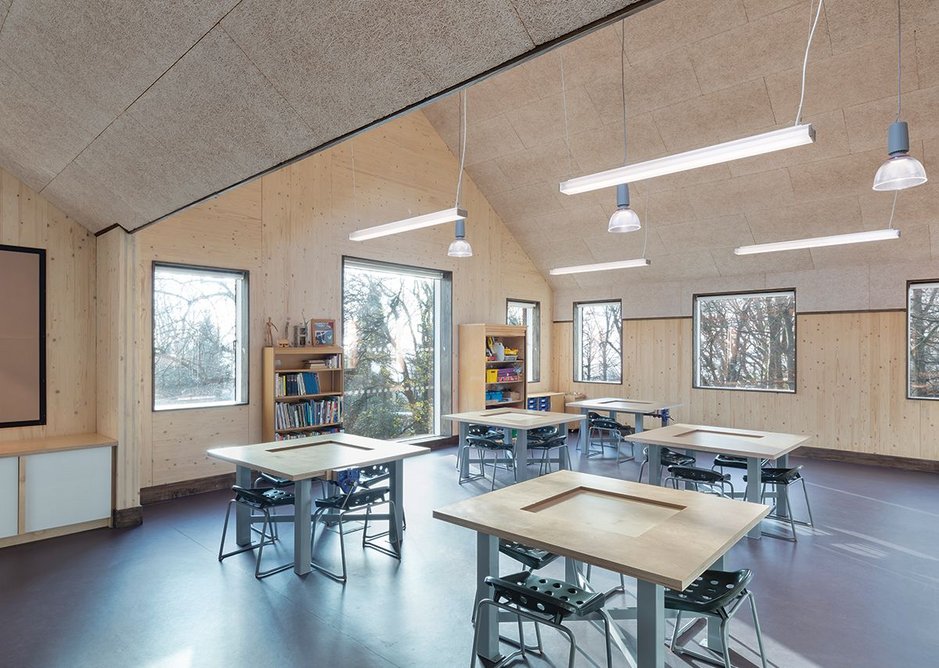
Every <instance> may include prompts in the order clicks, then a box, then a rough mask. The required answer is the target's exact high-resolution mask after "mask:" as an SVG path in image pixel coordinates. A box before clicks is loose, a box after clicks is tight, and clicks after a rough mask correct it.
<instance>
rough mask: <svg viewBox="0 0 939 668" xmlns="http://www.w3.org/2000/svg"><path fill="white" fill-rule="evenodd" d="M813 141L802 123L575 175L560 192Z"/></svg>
mask: <svg viewBox="0 0 939 668" xmlns="http://www.w3.org/2000/svg"><path fill="white" fill-rule="evenodd" d="M814 141H815V128H814V127H812V124H811V123H803V124H801V125H795V126H791V127H788V128H782V129H781V130H771V131H770V132H764V133H763V134H759V135H753V136H752V137H744V138H743V139H734V140H733V141H728V142H724V143H722V144H714V145H713V146H706V147H704V148H696V149H693V150H691V151H685V152H684V153H676V154H674V155H667V156H665V157H662V158H653V159H652V160H646V161H645V162H637V163H634V164H632V165H624V166H622V167H616V168H614V169H608V170H606V171H605V172H597V173H596V174H589V175H587V176H578V177H577V178H573V179H568V180H567V181H563V182H562V183H561V192H562V193H564V194H565V195H577V194H579V193H586V192H590V191H592V190H600V189H601V188H610V187H612V186H617V185H620V184H621V183H633V182H635V181H643V180H645V179H651V178H655V177H656V176H665V175H666V174H675V173H676V172H685V171H688V170H690V169H697V168H699V167H707V166H709V165H719V164H721V163H723V162H730V161H732V160H740V159H741V158H749V157H752V156H754V155H762V154H764V153H772V152H773V151H781V150H783V149H786V148H794V147H796V146H804V145H805V144H811V143H813V142H814Z"/></svg>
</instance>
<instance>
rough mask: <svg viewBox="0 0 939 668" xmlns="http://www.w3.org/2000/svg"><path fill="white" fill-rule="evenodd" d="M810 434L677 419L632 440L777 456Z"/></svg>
mask: <svg viewBox="0 0 939 668" xmlns="http://www.w3.org/2000/svg"><path fill="white" fill-rule="evenodd" d="M809 438H811V437H810V436H805V435H802V434H785V433H781V432H774V431H758V430H756V429H733V428H731V427H709V426H706V425H697V424H681V423H675V424H672V425H669V426H667V427H660V428H658V429H649V430H648V431H644V432H641V433H639V434H634V435H631V436H630V437H629V440H630V441H635V442H636V443H651V444H653V445H664V446H667V447H670V448H679V449H684V450H697V451H699V452H713V453H716V454H722V455H736V456H738V457H761V458H765V459H776V458H778V457H782V456H783V455H785V454H788V453H790V452H792V451H793V450H795V449H796V448H798V447H799V446H800V445H802V444H803V443H805V442H806V441H807V440H809Z"/></svg>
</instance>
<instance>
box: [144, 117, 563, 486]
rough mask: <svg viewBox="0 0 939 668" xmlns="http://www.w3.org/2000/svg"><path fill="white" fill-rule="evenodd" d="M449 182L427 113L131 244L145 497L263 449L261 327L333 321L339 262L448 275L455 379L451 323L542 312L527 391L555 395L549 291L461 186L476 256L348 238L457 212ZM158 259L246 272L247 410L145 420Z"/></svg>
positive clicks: (443, 231)
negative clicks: (256, 444)
mask: <svg viewBox="0 0 939 668" xmlns="http://www.w3.org/2000/svg"><path fill="white" fill-rule="evenodd" d="M353 160H354V163H355V172H354V177H353ZM456 179H457V162H456V159H455V157H454V156H453V154H452V153H450V151H449V149H448V148H447V147H446V145H445V144H444V143H443V141H442V140H441V139H440V138H439V136H438V135H437V134H436V132H435V131H434V129H433V128H432V127H431V125H430V123H428V122H427V120H426V118H425V117H424V116H423V114H421V113H414V114H410V115H408V116H406V117H404V118H400V119H396V120H395V121H393V122H390V123H386V124H384V125H382V126H380V127H378V128H376V129H374V130H372V131H370V132H368V133H365V134H363V135H360V136H358V137H356V138H355V139H353V140H351V141H348V142H345V143H344V144H342V145H340V146H336V147H334V148H332V149H330V150H328V151H325V152H323V153H320V154H317V155H314V156H311V157H310V158H307V159H306V160H303V161H300V162H297V163H295V164H293V165H290V166H289V167H286V168H284V169H282V170H279V171H278V172H275V173H273V174H270V175H267V176H265V177H263V178H261V179H259V180H257V181H253V182H251V183H248V184H246V185H244V186H242V187H240V188H238V189H235V190H233V191H231V192H228V193H225V194H223V195H221V196H219V197H217V198H215V199H213V200H211V201H209V202H206V203H204V204H202V205H200V206H197V207H193V208H191V209H188V210H186V211H184V212H181V213H180V214H178V215H176V216H174V217H172V218H170V219H167V220H165V221H161V222H160V223H157V224H156V225H152V226H150V227H148V228H146V229H144V230H141V231H140V232H138V233H137V234H135V235H134V236H133V238H134V240H135V243H136V256H137V259H136V267H137V273H138V276H137V282H136V284H137V288H136V290H137V298H138V300H139V303H140V308H138V312H139V314H140V316H139V318H138V329H139V337H138V338H139V340H138V345H137V353H138V355H139V356H140V361H139V369H140V371H139V374H138V381H139V389H140V401H139V410H140V415H141V430H142V433H143V435H142V438H141V443H140V446H139V447H140V456H141V464H140V466H141V469H140V471H141V473H140V475H141V481H140V484H141V486H142V487H149V486H153V485H160V484H166V483H172V482H179V481H184V480H189V479H193V478H199V477H205V476H210V475H215V474H217V473H219V472H222V471H227V470H230V467H227V466H224V465H221V464H218V463H216V462H212V461H210V460H208V459H207V458H206V457H205V450H206V449H207V448H209V447H212V446H215V445H221V444H236V443H249V442H252V441H257V440H258V439H260V437H261V424H260V422H261V409H260V402H261V386H260V383H259V380H260V377H261V376H260V374H261V359H260V358H261V347H262V345H263V341H264V334H265V331H266V330H265V328H264V322H265V321H266V320H267V318H268V317H270V318H272V319H273V321H274V323H275V324H276V325H277V326H278V327H280V328H282V327H283V324H284V321H285V320H286V319H287V318H288V317H289V318H290V319H291V322H293V323H297V322H299V321H300V320H301V318H303V317H306V318H307V319H309V318H312V317H334V318H336V319H337V320H338V319H339V318H340V315H341V290H342V286H341V280H340V276H341V267H342V256H343V255H349V256H353V257H362V258H368V259H374V260H383V261H388V262H397V263H401V264H411V265H417V266H423V267H431V268H437V269H442V270H448V271H452V272H453V323H454V334H453V348H454V368H456V355H457V352H458V351H457V346H458V341H457V336H456V325H458V324H460V323H467V322H497V323H498V322H504V320H505V300H506V298H508V297H513V298H518V299H530V300H535V301H539V302H541V307H542V356H541V368H542V379H543V380H542V382H541V383H537V384H534V385H532V391H538V390H547V389H552V387H551V380H552V378H553V370H552V367H553V361H552V357H551V352H552V344H551V338H552V335H553V331H552V327H551V313H552V311H553V304H552V295H551V291H550V288H549V287H548V284H547V282H546V281H545V279H544V277H543V276H542V275H541V274H540V273H539V272H538V270H537V269H535V267H534V265H533V264H532V262H531V261H530V260H529V258H528V256H527V255H526V254H525V253H524V251H523V250H522V248H521V247H520V246H519V245H518V243H517V242H516V241H515V239H514V238H513V237H512V236H511V234H510V233H509V232H508V230H507V229H506V228H505V226H504V225H503V224H502V221H501V220H500V219H499V217H498V216H497V215H496V214H495V212H494V211H493V210H492V208H491V207H490V206H489V203H488V202H487V201H486V199H485V197H484V196H483V195H482V193H481V192H480V191H479V189H478V188H477V187H476V186H475V184H474V183H473V182H472V181H471V180H470V179H469V178H468V177H466V176H464V180H463V201H462V204H463V207H464V208H465V209H467V211H468V212H469V219H468V221H467V238H468V239H469V241H470V243H471V244H472V246H473V249H474V253H475V255H474V257H472V258H468V259H454V258H449V257H447V254H446V253H447V246H448V245H449V243H450V241H451V240H452V239H453V226H452V225H443V226H439V227H437V228H430V229H426V230H421V231H417V232H411V233H408V234H403V235H397V236H392V237H387V238H384V239H377V240H373V241H368V242H353V241H349V233H350V232H352V231H353V230H355V229H359V228H361V227H368V226H371V225H378V224H381V223H383V222H390V221H391V220H394V219H396V218H402V217H406V216H408V215H417V214H420V213H427V212H429V211H434V210H437V209H442V208H446V207H450V206H453V202H454V197H455V194H456ZM154 259H159V260H164V261H169V262H182V263H193V264H210V265H216V266H222V267H231V268H237V269H247V270H249V271H250V272H251V276H250V283H251V287H250V292H251V306H250V308H251V361H250V369H249V373H250V377H251V380H250V390H249V391H250V405H249V406H248V407H233V408H214V409H192V410H186V411H170V412H160V413H153V412H152V411H151V410H150V402H151V398H150V397H151V389H150V382H151V381H150V369H151V359H150V357H151V352H150V346H151V344H150V339H149V337H150V327H151V324H150V318H151V316H150V309H151V302H152V297H151V294H150V291H151V285H150V282H151V274H150V271H151V270H150V265H151V262H152V261H153V260H154ZM455 385H456V384H455V383H454V388H455ZM453 405H454V406H456V405H457V397H456V389H454V394H453Z"/></svg>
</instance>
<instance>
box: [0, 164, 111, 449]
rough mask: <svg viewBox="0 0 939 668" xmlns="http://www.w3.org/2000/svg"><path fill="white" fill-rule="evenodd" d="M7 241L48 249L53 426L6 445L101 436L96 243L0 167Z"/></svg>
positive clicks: (0, 234) (49, 420) (0, 224)
mask: <svg viewBox="0 0 939 668" xmlns="http://www.w3.org/2000/svg"><path fill="white" fill-rule="evenodd" d="M0 244H10V245H14V246H30V247H33V248H45V249H46V401H47V404H46V408H47V413H46V424H45V425H43V426H36V427H13V428H8V429H0V441H10V440H22V439H33V438H42V437H45V436H57V435H66V434H79V433H88V432H94V431H95V422H96V417H97V416H96V412H97V411H96V404H95V385H96V372H95V240H94V237H93V236H92V235H91V233H90V232H88V231H87V230H86V229H84V228H83V227H81V226H79V225H77V224H76V223H74V222H73V221H72V220H70V219H69V218H68V217H67V216H66V215H65V214H63V213H62V212H60V211H59V210H58V209H56V208H55V207H53V206H52V205H51V204H49V203H48V202H46V201H45V200H44V199H43V198H42V197H40V196H39V195H38V194H37V193H36V192H35V191H33V190H32V189H30V188H28V187H27V186H25V185H24V184H23V183H21V182H20V181H19V180H18V179H17V178H16V177H14V176H13V175H12V174H10V173H9V172H7V171H5V170H2V169H0Z"/></svg>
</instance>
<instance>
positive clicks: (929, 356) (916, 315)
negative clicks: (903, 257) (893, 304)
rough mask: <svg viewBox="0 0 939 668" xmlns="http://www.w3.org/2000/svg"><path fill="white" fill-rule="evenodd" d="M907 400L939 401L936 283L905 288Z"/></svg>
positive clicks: (938, 291) (938, 287)
mask: <svg viewBox="0 0 939 668" xmlns="http://www.w3.org/2000/svg"><path fill="white" fill-rule="evenodd" d="M906 316H907V320H906V329H907V342H908V343H907V365H908V366H907V368H908V369H909V371H908V373H907V382H908V387H907V396H908V397H909V398H910V399H939V283H937V282H931V283H910V284H909V285H908V286H907V309H906Z"/></svg>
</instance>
